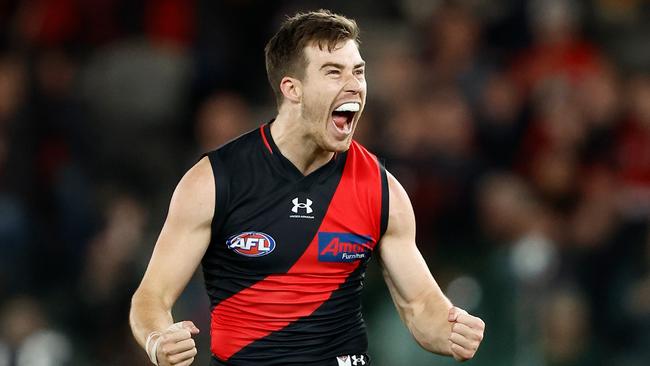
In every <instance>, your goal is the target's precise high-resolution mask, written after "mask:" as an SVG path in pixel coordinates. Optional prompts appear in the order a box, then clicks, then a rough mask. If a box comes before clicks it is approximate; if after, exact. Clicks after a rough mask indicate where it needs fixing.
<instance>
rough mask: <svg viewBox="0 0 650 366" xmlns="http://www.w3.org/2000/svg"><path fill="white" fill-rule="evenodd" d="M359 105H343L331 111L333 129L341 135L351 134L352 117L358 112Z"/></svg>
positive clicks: (349, 103)
mask: <svg viewBox="0 0 650 366" xmlns="http://www.w3.org/2000/svg"><path fill="white" fill-rule="evenodd" d="M360 107H361V105H360V104H359V103H357V102H348V103H343V104H341V105H340V106H338V107H337V108H336V109H334V111H332V122H333V124H334V127H336V129H337V130H338V131H339V132H340V133H343V134H349V133H350V132H352V121H353V120H354V115H355V114H357V112H359V109H360Z"/></svg>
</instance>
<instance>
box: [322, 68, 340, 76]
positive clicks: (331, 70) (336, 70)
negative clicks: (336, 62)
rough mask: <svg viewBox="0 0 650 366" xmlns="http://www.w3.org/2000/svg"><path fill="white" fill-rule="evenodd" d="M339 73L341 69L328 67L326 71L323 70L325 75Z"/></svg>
mask: <svg viewBox="0 0 650 366" xmlns="http://www.w3.org/2000/svg"><path fill="white" fill-rule="evenodd" d="M340 73H341V71H339V70H338V69H328V70H327V71H325V75H338V74H340Z"/></svg>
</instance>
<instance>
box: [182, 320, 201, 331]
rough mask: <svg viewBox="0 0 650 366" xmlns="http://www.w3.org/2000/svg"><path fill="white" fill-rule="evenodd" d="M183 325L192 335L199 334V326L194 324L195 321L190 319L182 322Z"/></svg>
mask: <svg viewBox="0 0 650 366" xmlns="http://www.w3.org/2000/svg"><path fill="white" fill-rule="evenodd" d="M181 326H182V327H183V328H184V329H187V330H188V331H189V332H190V334H192V335H195V334H199V328H197V327H196V325H194V323H192V322H191V321H189V320H185V321H183V322H181Z"/></svg>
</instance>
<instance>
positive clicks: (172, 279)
mask: <svg viewBox="0 0 650 366" xmlns="http://www.w3.org/2000/svg"><path fill="white" fill-rule="evenodd" d="M214 208H215V184H214V176H213V173H212V167H211V165H210V161H209V160H208V158H207V157H204V158H203V159H201V161H199V162H198V163H197V164H196V165H195V166H194V167H192V168H191V169H190V170H189V171H188V172H187V173H186V174H185V176H183V178H182V179H181V181H180V182H179V183H178V186H177V187H176V190H175V191H174V194H173V196H172V199H171V203H170V205H169V212H168V214H167V219H166V220H165V224H164V226H163V228H162V230H161V232H160V236H159V237H158V241H157V242H156V246H155V248H154V250H153V254H152V256H151V260H150V261H149V266H148V268H147V271H146V272H145V274H144V278H143V279H142V282H141V283H140V286H139V287H138V289H137V290H136V292H135V294H134V295H133V299H132V301H131V312H130V316H129V320H130V324H131V330H132V331H133V335H134V336H135V339H136V340H137V341H138V343H139V344H140V345H141V346H142V347H143V348H145V350H146V351H147V354H148V355H149V357H150V359H152V362H154V363H155V362H156V361H157V362H158V365H160V366H167V365H181V366H186V365H190V364H191V363H192V361H193V360H194V356H195V355H196V347H195V344H194V340H193V339H192V338H191V336H192V335H193V334H197V333H198V331H199V330H198V329H197V328H196V326H194V324H192V322H190V321H184V322H179V323H176V324H173V323H174V321H173V318H172V314H171V309H172V306H173V305H174V303H175V302H176V299H177V298H178V296H179V295H180V293H181V292H182V291H183V289H184V288H185V286H186V285H187V283H188V282H189V280H190V278H191V277H192V275H193V274H194V272H195V271H196V268H197V267H198V265H199V263H200V262H201V258H202V257H203V255H204V254H205V251H206V249H207V247H208V244H209V242H210V233H211V223H212V217H213V215H214ZM147 348H148V349H147ZM152 350H154V351H155V352H152ZM154 355H155V356H154ZM154 358H155V359H154Z"/></svg>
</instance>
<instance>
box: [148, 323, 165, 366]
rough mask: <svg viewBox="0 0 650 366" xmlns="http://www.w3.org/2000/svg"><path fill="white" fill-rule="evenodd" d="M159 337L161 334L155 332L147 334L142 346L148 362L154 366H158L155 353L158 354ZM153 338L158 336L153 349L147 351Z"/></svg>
mask: <svg viewBox="0 0 650 366" xmlns="http://www.w3.org/2000/svg"><path fill="white" fill-rule="evenodd" d="M161 335H162V333H160V332H156V331H154V332H151V333H149V335H148V336H147V341H146V342H145V344H144V349H145V351H147V356H149V360H151V363H153V364H154V365H156V366H158V356H157V355H156V353H157V352H158V345H159V344H160V338H161V337H160V336H161ZM155 336H158V338H156V341H155V342H153V347H151V350H149V343H151V340H152V339H153V337H155Z"/></svg>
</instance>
